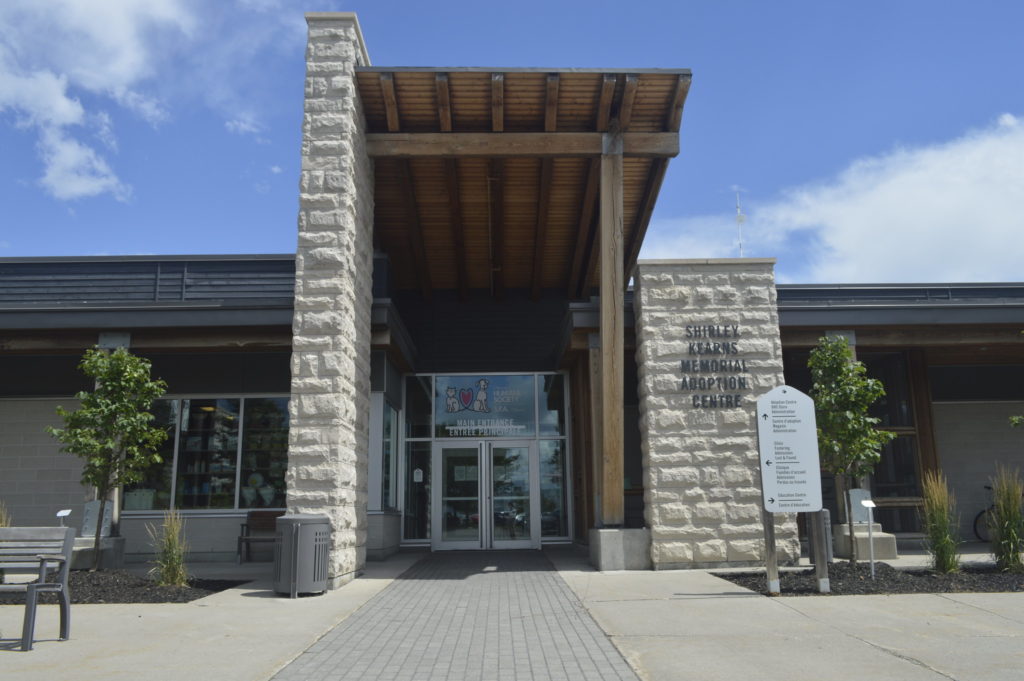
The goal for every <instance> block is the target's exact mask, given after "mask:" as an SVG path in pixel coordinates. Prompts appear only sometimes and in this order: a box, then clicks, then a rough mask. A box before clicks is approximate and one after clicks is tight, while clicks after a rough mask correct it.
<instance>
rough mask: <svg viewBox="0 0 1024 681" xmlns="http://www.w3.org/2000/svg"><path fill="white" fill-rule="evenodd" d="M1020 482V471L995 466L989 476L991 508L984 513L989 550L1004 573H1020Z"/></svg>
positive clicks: (1023, 541) (1023, 528)
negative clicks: (992, 476)
mask: <svg viewBox="0 0 1024 681" xmlns="http://www.w3.org/2000/svg"><path fill="white" fill-rule="evenodd" d="M1022 497H1024V482H1022V481H1021V477H1020V471H1019V470H1017V469H1013V470H1011V469H1009V468H1006V467H1004V466H999V467H998V468H997V469H996V477H994V478H992V508H991V509H990V510H989V513H988V524H989V530H990V531H991V533H992V553H993V554H994V555H995V557H996V567H998V568H999V569H1000V570H1003V571H1004V572H1018V573H1020V572H1024V560H1022V556H1021V553H1022V552H1024V507H1022Z"/></svg>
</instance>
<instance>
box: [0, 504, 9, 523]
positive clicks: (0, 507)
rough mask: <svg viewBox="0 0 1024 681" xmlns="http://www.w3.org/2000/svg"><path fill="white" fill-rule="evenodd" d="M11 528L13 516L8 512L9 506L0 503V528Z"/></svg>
mask: <svg viewBox="0 0 1024 681" xmlns="http://www.w3.org/2000/svg"><path fill="white" fill-rule="evenodd" d="M10 526H11V514H10V513H8V512H7V504H5V503H4V502H2V501H0V527H10Z"/></svg>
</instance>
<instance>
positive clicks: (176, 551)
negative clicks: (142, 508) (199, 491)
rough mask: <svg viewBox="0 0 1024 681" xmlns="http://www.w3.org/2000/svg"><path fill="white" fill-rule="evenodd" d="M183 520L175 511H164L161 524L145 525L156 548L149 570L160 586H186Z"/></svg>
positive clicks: (186, 545)
mask: <svg viewBox="0 0 1024 681" xmlns="http://www.w3.org/2000/svg"><path fill="white" fill-rule="evenodd" d="M184 530H185V521H184V520H183V519H182V517H181V514H180V513H178V512H177V511H173V510H171V511H167V512H166V513H164V522H163V525H162V526H161V527H160V528H159V529H157V528H155V527H153V526H152V525H146V531H147V532H148V533H149V538H150V540H151V541H152V542H153V547H154V548H155V549H156V558H155V559H154V560H153V563H154V566H153V569H152V570H150V571H149V574H150V576H151V577H153V580H154V581H155V582H156V583H157V584H158V585H160V586H187V585H188V570H187V569H186V568H185V554H186V553H187V552H188V544H187V543H186V542H185V537H184Z"/></svg>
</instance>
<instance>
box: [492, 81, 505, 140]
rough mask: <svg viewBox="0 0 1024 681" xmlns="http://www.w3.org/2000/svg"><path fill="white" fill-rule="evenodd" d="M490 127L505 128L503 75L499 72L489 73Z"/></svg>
mask: <svg viewBox="0 0 1024 681" xmlns="http://www.w3.org/2000/svg"><path fill="white" fill-rule="evenodd" d="M491 129H492V130H494V132H502V131H503V130H504V129H505V76H504V75H502V74H500V73H492V74H491Z"/></svg>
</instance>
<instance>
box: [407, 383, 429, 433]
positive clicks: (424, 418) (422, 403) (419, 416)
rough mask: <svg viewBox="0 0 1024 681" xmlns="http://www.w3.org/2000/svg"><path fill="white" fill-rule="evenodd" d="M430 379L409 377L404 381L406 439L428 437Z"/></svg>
mask: <svg viewBox="0 0 1024 681" xmlns="http://www.w3.org/2000/svg"><path fill="white" fill-rule="evenodd" d="M430 385H431V379H430V377H429V376H409V377H407V378H406V380H405V424H406V431H405V436H406V437H430V405H431V399H430V396H431V387H430Z"/></svg>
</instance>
